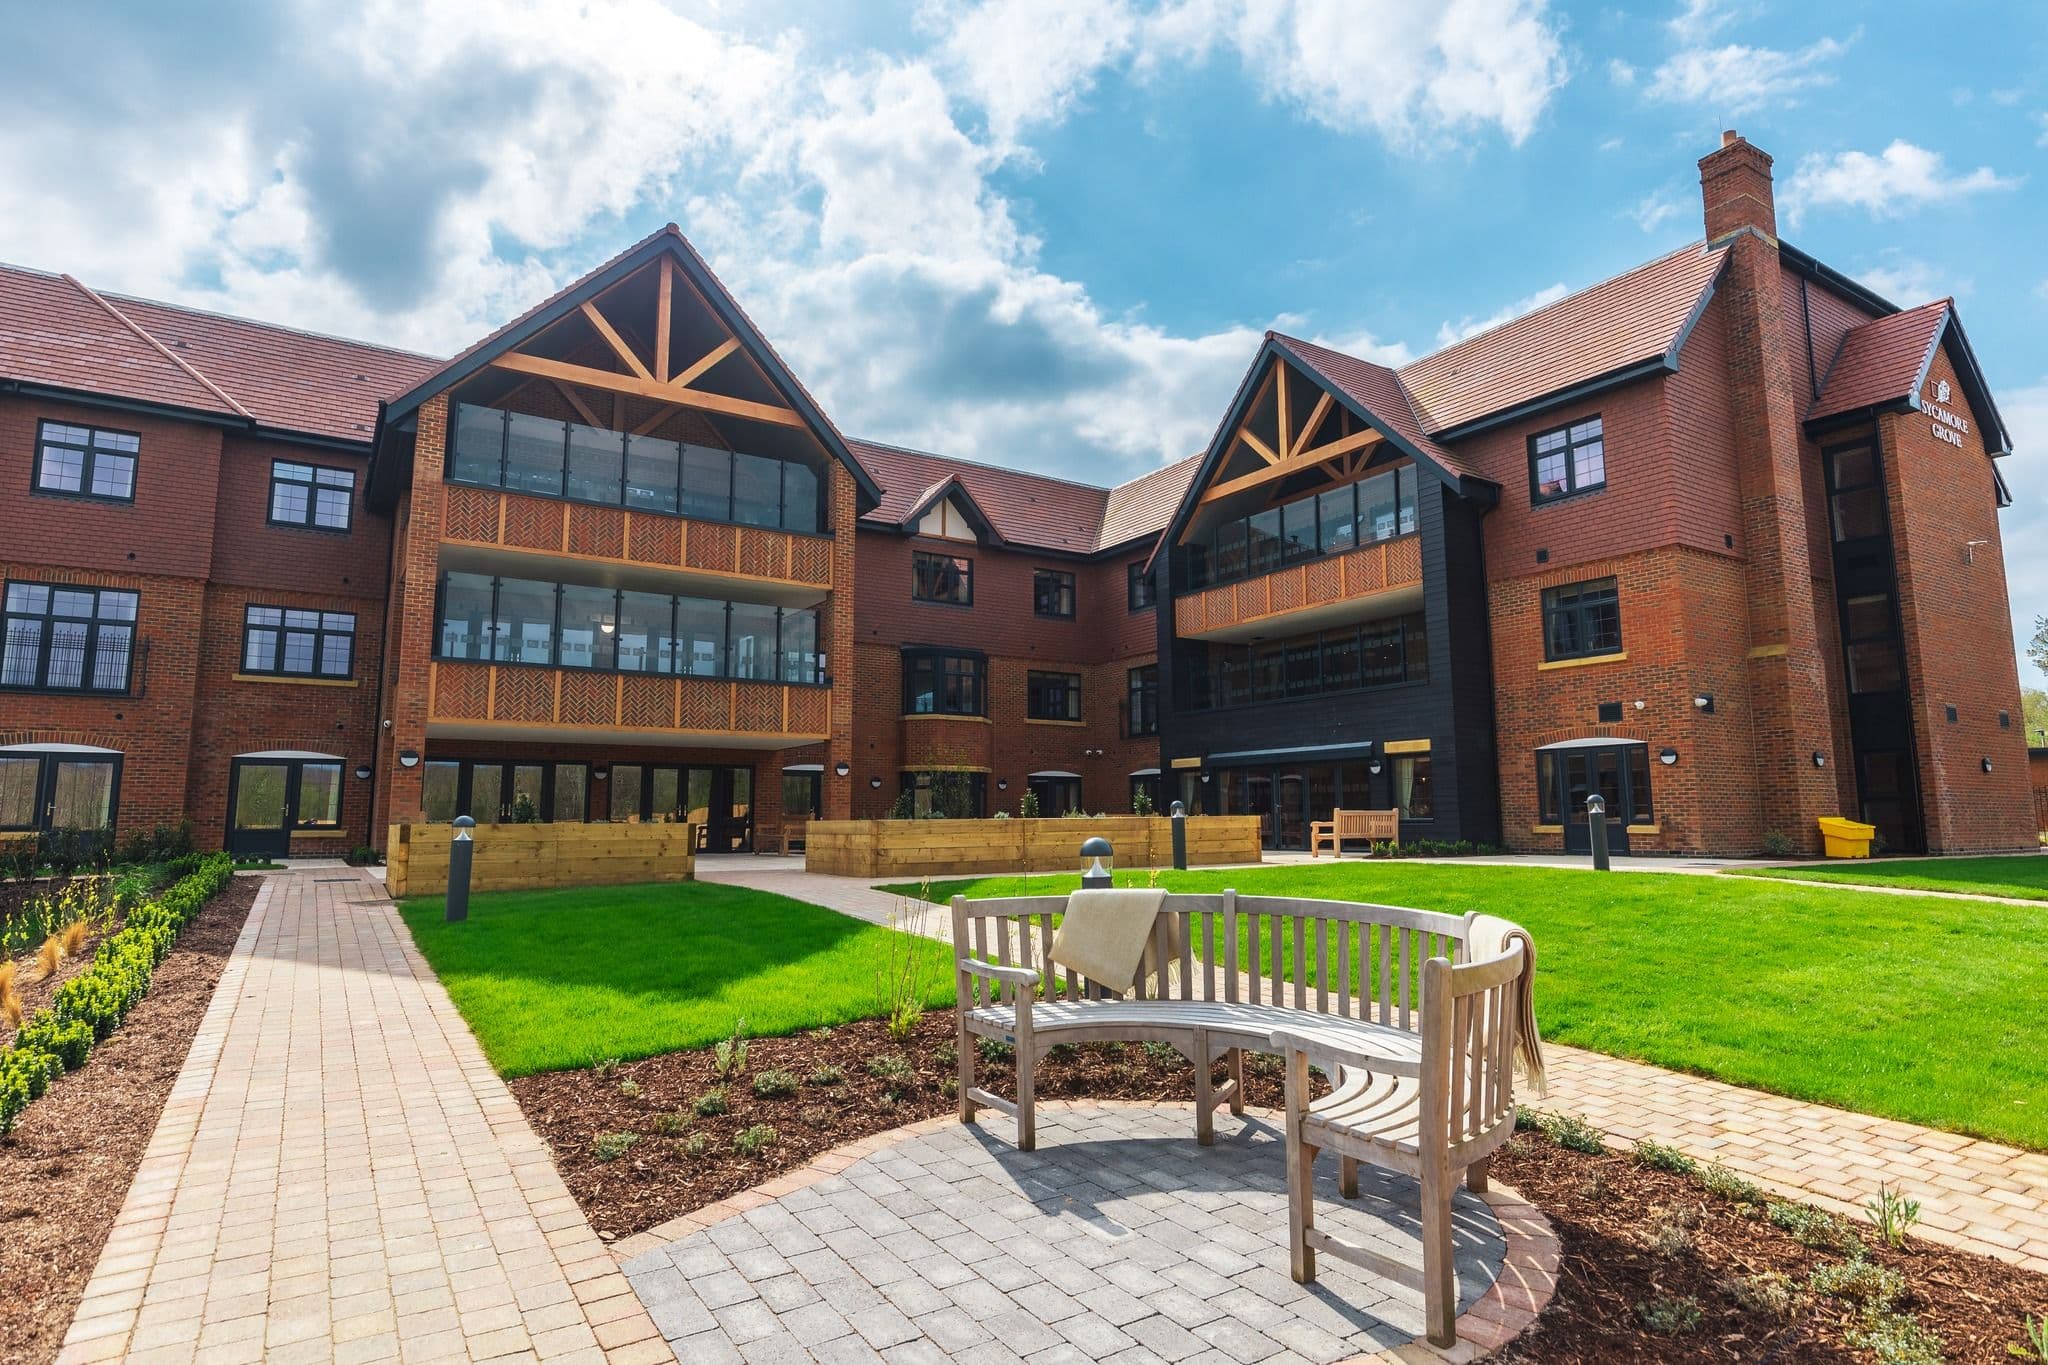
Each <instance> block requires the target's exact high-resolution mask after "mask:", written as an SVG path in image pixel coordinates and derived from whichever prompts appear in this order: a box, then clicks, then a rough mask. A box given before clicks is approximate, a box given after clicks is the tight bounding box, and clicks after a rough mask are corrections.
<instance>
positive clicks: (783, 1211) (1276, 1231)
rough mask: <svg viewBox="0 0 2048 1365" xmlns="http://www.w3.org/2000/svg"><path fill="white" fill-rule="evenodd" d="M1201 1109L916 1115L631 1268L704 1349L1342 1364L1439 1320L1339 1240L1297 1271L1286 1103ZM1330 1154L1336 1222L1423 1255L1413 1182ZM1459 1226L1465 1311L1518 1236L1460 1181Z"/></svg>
mask: <svg viewBox="0 0 2048 1365" xmlns="http://www.w3.org/2000/svg"><path fill="white" fill-rule="evenodd" d="M1192 1128H1193V1111H1192V1110H1191V1109H1189V1108H1188V1107H1187V1106H1184V1105H1136V1104H1131V1105H1108V1104H1094V1103H1079V1104H1047V1105H1045V1106H1043V1108H1042V1110H1041V1114H1040V1118H1039V1148H1038V1150H1037V1151H1036V1152H1019V1151H1017V1150H1016V1149H1015V1148H1014V1146H1013V1145H1012V1143H1011V1134H1010V1125H1009V1124H1008V1122H1007V1121H1003V1120H1000V1119H997V1120H992V1121H990V1122H989V1123H988V1124H986V1125H979V1126H967V1125H963V1124H959V1123H957V1122H955V1121H952V1120H943V1121H938V1122H927V1123H922V1124H918V1125H914V1126H912V1127H910V1128H905V1129H900V1130H897V1131H896V1132H894V1133H890V1134H885V1135H882V1138H881V1139H880V1140H879V1141H877V1142H876V1143H874V1144H872V1147H873V1149H872V1150H870V1151H868V1153H867V1154H866V1155H863V1156H860V1157H859V1158H858V1159H852V1160H849V1161H847V1162H846V1164H844V1166H843V1169H838V1170H836V1172H835V1173H831V1174H824V1173H823V1172H822V1171H817V1170H814V1171H813V1172H812V1175H814V1176H818V1177H821V1178H816V1179H814V1180H811V1181H809V1182H808V1183H806V1182H805V1181H804V1180H803V1179H801V1178H799V1179H796V1180H785V1181H781V1182H776V1184H774V1185H771V1186H769V1187H766V1188H765V1189H764V1191H763V1192H762V1194H761V1196H760V1197H757V1198H755V1199H742V1200H740V1201H737V1202H736V1203H735V1205H734V1206H733V1207H731V1208H728V1209H725V1210H722V1211H707V1212H708V1214H709V1216H710V1217H718V1214H719V1212H723V1213H724V1214H725V1215H726V1216H724V1217H723V1218H722V1219H721V1220H720V1221H716V1222H712V1223H711V1224H710V1225H709V1226H703V1227H696V1228H694V1229H693V1230H690V1231H688V1232H687V1234H686V1235H683V1236H681V1237H679V1238H677V1239H676V1240H673V1241H668V1242H665V1243H659V1242H656V1241H655V1239H654V1238H641V1239H635V1245H637V1246H648V1245H650V1244H651V1245H652V1249H650V1250H644V1251H641V1252H640V1254H638V1255H634V1256H631V1257H630V1259H628V1260H627V1261H626V1263H625V1267H624V1268H625V1271H626V1276H627V1279H628V1280H629V1281H630V1282H631V1283H632V1285H633V1288H634V1289H635V1291H636V1292H637V1293H638V1294H639V1296H640V1298H641V1301H642V1302H643V1303H645V1304H646V1305H647V1309H648V1312H649V1313H650V1315H651V1316H652V1317H653V1319H654V1322H655V1325H656V1326H657V1327H658V1328H660V1330H661V1332H662V1334H663V1335H664V1336H665V1337H667V1338H668V1340H669V1343H670V1344H671V1345H672V1346H673V1347H674V1348H675V1351H676V1354H677V1356H678V1357H679V1358H680V1359H682V1360H686V1361H689V1362H691V1365H713V1363H714V1362H720V1361H742V1360H744V1361H749V1362H759V1361H784V1360H787V1361H806V1360H813V1359H815V1360H821V1361H856V1360H858V1361H873V1360H877V1359H886V1360H889V1361H922V1360H932V1361H938V1360H955V1361H973V1362H1008V1361H1018V1360H1028V1361H1033V1362H1042V1363H1044V1365H1050V1363H1051V1362H1056V1361H1105V1360H1119V1361H1124V1360H1127V1361H1130V1362H1138V1361H1156V1360H1166V1361H1183V1360H1200V1361H1203V1362H1218V1361H1235V1362H1251V1361H1268V1360H1272V1361H1299V1360H1308V1361H1336V1360H1346V1359H1351V1358H1355V1357H1357V1356H1360V1355H1373V1354H1376V1353H1378V1352H1381V1351H1392V1350H1394V1349H1396V1348H1400V1347H1402V1346H1405V1345H1406V1344H1408V1343H1409V1342H1411V1341H1412V1340H1413V1339H1414V1338H1415V1337H1416V1336H1417V1335H1418V1334H1419V1333H1420V1332H1421V1330H1422V1301H1421V1296H1420V1294H1418V1293H1411V1292H1409V1291H1406V1290H1403V1289H1400V1288H1399V1287H1397V1286H1394V1285H1392V1284H1389V1283H1388V1282H1386V1281H1384V1280H1380V1279H1377V1278H1375V1277H1373V1276H1370V1275H1368V1274H1367V1273H1365V1272H1364V1271H1361V1270H1358V1269H1356V1268H1354V1267H1352V1266H1349V1265H1346V1264H1345V1263H1343V1262H1341V1261H1338V1260H1336V1259H1335V1258H1334V1257H1327V1256H1326V1257H1324V1258H1323V1260H1322V1266H1321V1276H1320V1279H1319V1281H1318V1283H1317V1284H1315V1285H1312V1286H1301V1285H1297V1284H1295V1283H1294V1282H1293V1281H1292V1280H1291V1279H1289V1278H1288V1273H1287V1245H1286V1228H1287V1222H1286V1198H1287V1185H1286V1174H1285V1162H1284V1155H1283V1149H1282V1145H1281V1141H1280V1136H1279V1134H1278V1132H1277V1131H1276V1130H1275V1128H1274V1126H1273V1125H1272V1123H1271V1122H1270V1121H1269V1120H1267V1119H1263V1118H1259V1117H1251V1118H1247V1119H1245V1120H1243V1121H1242V1122H1241V1123H1233V1122H1231V1121H1230V1120H1228V1119H1227V1118H1222V1119H1220V1121H1219V1123H1218V1132H1217V1139H1216V1144H1215V1146H1213V1147H1206V1148H1205V1147H1201V1146H1198V1145H1197V1144H1196V1143H1195V1141H1194V1137H1193V1132H1192ZM829 1164H835V1165H836V1164H837V1163H829ZM1318 1165H1319V1170H1318V1175H1319V1177H1320V1178H1319V1180H1318V1182H1317V1198H1318V1204H1317V1212H1316V1217H1317V1222H1318V1225H1319V1226H1322V1227H1324V1228H1326V1229H1327V1230H1329V1231H1332V1232H1335V1233H1337V1234H1338V1235H1341V1236H1344V1237H1347V1238H1350V1239H1353V1240H1357V1241H1362V1242H1366V1243H1368V1244H1370V1245H1373V1246H1375V1247H1376V1248H1377V1249H1379V1250H1382V1251H1384V1252H1386V1253H1387V1254H1390V1255H1393V1256H1397V1257H1399V1258H1401V1259H1403V1260H1407V1261H1409V1262H1411V1263H1419V1259H1420V1255H1421V1250H1420V1243H1419V1242H1418V1240H1417V1237H1416V1216H1417V1214H1416V1210H1417V1205H1416V1191H1415V1186H1414V1184H1413V1182H1411V1181H1408V1180H1406V1179H1405V1178H1403V1177H1399V1176H1393V1175H1390V1174H1387V1173H1385V1172H1380V1171H1375V1170H1373V1169H1372V1168H1370V1167H1365V1168H1361V1170H1360V1175H1359V1182H1360V1189H1359V1198H1358V1199H1357V1200H1355V1201H1345V1200H1342V1199H1340V1198H1339V1197H1338V1194H1337V1188H1336V1170H1335V1166H1336V1163H1335V1162H1334V1161H1324V1162H1320V1163H1318ZM770 1194H777V1195H779V1197H774V1198H768V1197H766V1196H767V1195H770ZM1503 1202H1508V1201H1503ZM1514 1202H1515V1203H1516V1204H1518V1201H1514ZM1519 1207H1522V1208H1526V1206H1519ZM1453 1221H1454V1224H1455V1239H1456V1247H1457V1259H1458V1280H1459V1307H1460V1311H1461V1312H1463V1311H1465V1310H1469V1309H1471V1308H1472V1307H1473V1306H1474V1305H1475V1304H1477V1303H1479V1302H1480V1300H1481V1299H1482V1298H1486V1297H1487V1296H1488V1293H1489V1290H1491V1289H1492V1288H1493V1286H1494V1281H1495V1279H1496V1277H1497V1275H1499V1273H1500V1270H1501V1266H1502V1262H1503V1259H1504V1256H1505V1255H1506V1254H1507V1251H1508V1241H1509V1238H1508V1235H1507V1233H1506V1232H1505V1231H1504V1230H1503V1227H1502V1222H1501V1220H1500V1219H1499V1218H1497V1217H1496V1216H1495V1213H1494V1211H1493V1209H1492V1208H1490V1207H1489V1205H1488V1203H1487V1201H1485V1200H1482V1199H1480V1198H1478V1197H1476V1196H1474V1195H1471V1194H1469V1193H1467V1192H1465V1191H1462V1190H1461V1191H1460V1192H1459V1194H1458V1197H1457V1200H1456V1203H1455V1205H1454V1209H1453ZM1511 1221H1512V1220H1511ZM685 1226H686V1227H687V1226H690V1225H689V1223H688V1222H687V1221H686V1222H685ZM661 1231H663V1230H657V1236H658V1235H660V1233H661ZM622 1249H624V1248H622ZM1494 1297H1496V1298H1498V1297H1499V1296H1498V1295H1495V1296H1494ZM1475 1325H1482V1324H1475ZM1481 1335H1490V1334H1488V1333H1481Z"/></svg>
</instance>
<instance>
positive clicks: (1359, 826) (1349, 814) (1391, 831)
mask: <svg viewBox="0 0 2048 1365" xmlns="http://www.w3.org/2000/svg"><path fill="white" fill-rule="evenodd" d="M1330 814H1331V815H1332V816H1333V817H1334V823H1335V825H1336V827H1337V828H1336V830H1335V833H1336V836H1337V837H1338V838H1339V839H1371V840H1373V841H1375V842H1378V843H1386V842H1389V841H1391V840H1398V839H1399V838H1400V837H1401V812H1400V811H1398V810H1345V809H1343V808H1342V807H1339V808H1338V809H1336V810H1334V811H1332V812H1330Z"/></svg>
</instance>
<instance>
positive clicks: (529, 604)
mask: <svg viewBox="0 0 2048 1365" xmlns="http://www.w3.org/2000/svg"><path fill="white" fill-rule="evenodd" d="M491 657H492V658H493V659H495V660H497V661H498V662H499V663H507V664H548V663H553V662H554V661H555V585H554V584H553V583H542V582H539V581H537V580H534V579H530V578H501V579H499V580H498V600H497V606H496V608H495V609H494V610H493V611H492V613H491Z"/></svg>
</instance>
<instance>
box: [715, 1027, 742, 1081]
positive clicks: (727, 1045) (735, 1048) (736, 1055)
mask: <svg viewBox="0 0 2048 1365" xmlns="http://www.w3.org/2000/svg"><path fill="white" fill-rule="evenodd" d="M746 1069H747V1021H746V1020H745V1019H743V1018H742V1019H735V1020H733V1024H732V1037H730V1038H725V1039H721V1040H720V1041H719V1044H718V1046H716V1047H714V1048H712V1049H711V1073H712V1074H713V1075H714V1076H716V1077H718V1079H719V1080H721V1081H729V1080H731V1079H733V1078H734V1077H735V1076H737V1075H739V1074H740V1073H741V1072H743V1071H745V1070H746Z"/></svg>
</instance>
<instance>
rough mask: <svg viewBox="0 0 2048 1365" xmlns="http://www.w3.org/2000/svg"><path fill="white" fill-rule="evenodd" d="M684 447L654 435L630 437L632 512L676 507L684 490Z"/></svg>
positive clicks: (628, 504)
mask: <svg viewBox="0 0 2048 1365" xmlns="http://www.w3.org/2000/svg"><path fill="white" fill-rule="evenodd" d="M682 461H683V448H682V446H681V445H679V444H677V443H676V442H674V441H664V440H661V439H659V438H658V437H654V436H628V437H627V438H626V509H627V510H628V511H632V512H668V513H673V512H674V511H675V510H676V507H677V502H676V499H677V498H678V496H680V494H681V491H682V477H683V475H682Z"/></svg>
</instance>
